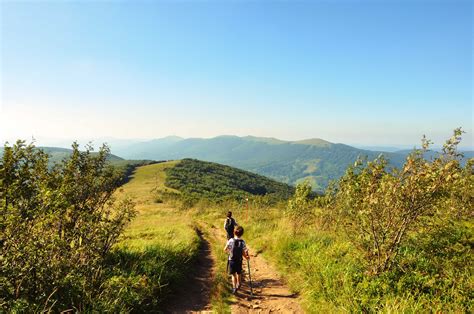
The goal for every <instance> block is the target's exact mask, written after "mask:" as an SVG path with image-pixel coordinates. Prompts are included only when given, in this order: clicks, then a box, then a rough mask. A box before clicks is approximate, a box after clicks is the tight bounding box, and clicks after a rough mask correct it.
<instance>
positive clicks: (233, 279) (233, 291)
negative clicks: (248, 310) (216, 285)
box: [232, 273, 238, 293]
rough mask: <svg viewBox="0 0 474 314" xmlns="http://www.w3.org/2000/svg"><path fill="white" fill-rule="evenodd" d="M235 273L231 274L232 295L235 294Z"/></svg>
mask: <svg viewBox="0 0 474 314" xmlns="http://www.w3.org/2000/svg"><path fill="white" fill-rule="evenodd" d="M237 276H238V274H237V273H233V274H232V293H236V292H237Z"/></svg>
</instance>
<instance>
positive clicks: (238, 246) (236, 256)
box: [231, 239, 244, 261]
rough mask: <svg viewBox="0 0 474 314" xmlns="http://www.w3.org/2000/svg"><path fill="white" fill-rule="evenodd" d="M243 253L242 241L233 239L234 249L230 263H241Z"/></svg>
mask: <svg viewBox="0 0 474 314" xmlns="http://www.w3.org/2000/svg"><path fill="white" fill-rule="evenodd" d="M243 252H244V240H241V239H234V247H233V248H232V259H231V260H232V261H241V260H242V255H243Z"/></svg>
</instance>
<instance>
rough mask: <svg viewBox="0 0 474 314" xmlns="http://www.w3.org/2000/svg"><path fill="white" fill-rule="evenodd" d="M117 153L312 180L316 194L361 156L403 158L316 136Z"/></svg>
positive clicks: (153, 144) (220, 140) (164, 144)
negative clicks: (231, 167)
mask: <svg viewBox="0 0 474 314" xmlns="http://www.w3.org/2000/svg"><path fill="white" fill-rule="evenodd" d="M112 151H113V152H114V153H115V154H117V155H119V156H121V157H124V158H126V159H154V160H172V159H184V158H194V159H200V160H204V161H211V162H217V163H221V164H225V165H229V166H233V167H237V168H240V169H244V170H247V171H252V172H255V173H258V174H261V175H264V176H267V177H270V178H273V179H276V180H278V181H281V182H284V183H287V184H292V185H294V184H296V183H298V182H300V181H302V180H308V181H310V182H311V184H312V185H313V188H314V189H315V190H319V191H321V190H323V189H325V188H326V186H327V184H328V183H329V181H330V180H332V179H336V178H338V177H340V176H341V175H342V174H343V173H344V171H345V169H346V168H347V166H348V165H350V164H352V163H353V162H354V161H355V160H356V159H357V157H358V156H367V157H368V158H369V159H374V158H376V157H377V156H378V155H379V154H381V153H383V154H385V155H386V156H387V157H388V158H390V160H392V162H393V163H394V164H395V165H400V164H401V163H402V161H403V159H404V157H405V156H404V155H402V154H394V153H385V152H374V151H369V150H362V149H358V148H355V147H352V146H349V145H345V144H335V143H331V142H328V141H325V140H322V139H318V138H314V139H307V140H302V141H284V140H280V139H276V138H266V137H254V136H245V137H238V136H233V135H223V136H218V137H214V138H210V139H203V138H188V139H184V138H180V137H165V138H162V139H155V140H151V141H147V142H142V143H135V144H132V145H129V146H128V147H125V148H121V149H114V148H113V147H112Z"/></svg>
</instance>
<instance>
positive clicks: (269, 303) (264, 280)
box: [232, 246, 303, 313]
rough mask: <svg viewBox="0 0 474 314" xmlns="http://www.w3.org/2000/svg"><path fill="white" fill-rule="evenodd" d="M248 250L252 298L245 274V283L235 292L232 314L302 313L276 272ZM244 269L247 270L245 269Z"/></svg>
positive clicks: (293, 295) (294, 298)
mask: <svg viewBox="0 0 474 314" xmlns="http://www.w3.org/2000/svg"><path fill="white" fill-rule="evenodd" d="M249 249H250V274H251V277H252V287H253V297H251V295H250V287H249V280H248V276H247V274H246V275H245V278H246V280H245V283H244V284H243V286H242V288H241V289H240V291H238V292H237V297H236V303H235V304H234V305H232V313H248V312H253V313H274V312H275V313H277V312H280V313H303V309H302V308H301V306H300V305H299V303H298V301H297V296H296V295H295V294H292V293H291V292H290V290H289V289H288V287H287V286H286V285H285V284H284V283H283V281H282V280H281V279H280V278H279V276H278V274H277V272H276V271H275V270H274V269H273V268H272V267H271V266H270V265H268V263H267V262H266V261H265V260H264V259H263V257H261V256H259V255H255V254H252V248H251V247H250V246H249ZM244 263H245V261H244ZM245 266H247V265H245ZM244 268H245V270H247V267H244Z"/></svg>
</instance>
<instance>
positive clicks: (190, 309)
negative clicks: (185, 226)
mask: <svg viewBox="0 0 474 314" xmlns="http://www.w3.org/2000/svg"><path fill="white" fill-rule="evenodd" d="M209 231H210V233H211V234H212V236H213V237H216V238H221V239H223V241H222V248H223V247H224V244H225V236H224V233H223V232H222V231H221V230H220V229H218V228H216V227H214V226H212V227H210V230H209ZM196 232H197V233H198V236H199V237H200V238H201V240H202V246H201V250H200V253H199V256H198V261H197V263H196V266H195V268H194V269H195V272H194V274H195V276H194V277H192V278H191V279H190V280H189V281H188V284H186V285H185V286H183V287H182V289H181V290H180V291H177V292H176V297H174V298H172V302H171V304H170V305H169V306H168V307H167V309H166V310H165V312H166V313H212V310H211V304H210V293H211V286H212V282H213V278H214V276H215V269H216V267H215V263H216V262H215V255H214V254H212V252H211V248H210V244H209V241H208V240H207V239H206V237H204V235H203V233H202V232H201V231H199V230H196ZM244 238H245V237H244ZM249 250H250V274H251V277H252V287H253V296H251V293H250V282H249V280H248V278H249V277H248V271H247V269H248V268H247V262H246V260H244V261H243V263H244V265H243V268H244V282H243V284H242V287H241V288H240V289H239V291H238V292H237V294H236V295H235V297H234V298H233V301H232V304H231V312H232V313H237V314H239V313H262V314H263V313H304V311H303V309H302V308H301V306H300V305H299V302H298V298H297V295H295V294H292V293H291V292H290V290H289V289H288V287H287V286H286V285H285V283H284V282H283V281H282V280H281V279H280V277H279V275H278V273H277V272H276V271H275V270H274V269H273V267H271V266H270V265H269V264H268V263H267V262H266V261H265V259H264V258H263V257H262V256H261V255H258V254H256V253H255V251H254V250H252V248H251V247H250V246H249ZM230 282H231V279H230V276H229V283H230ZM229 287H230V286H229Z"/></svg>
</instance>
